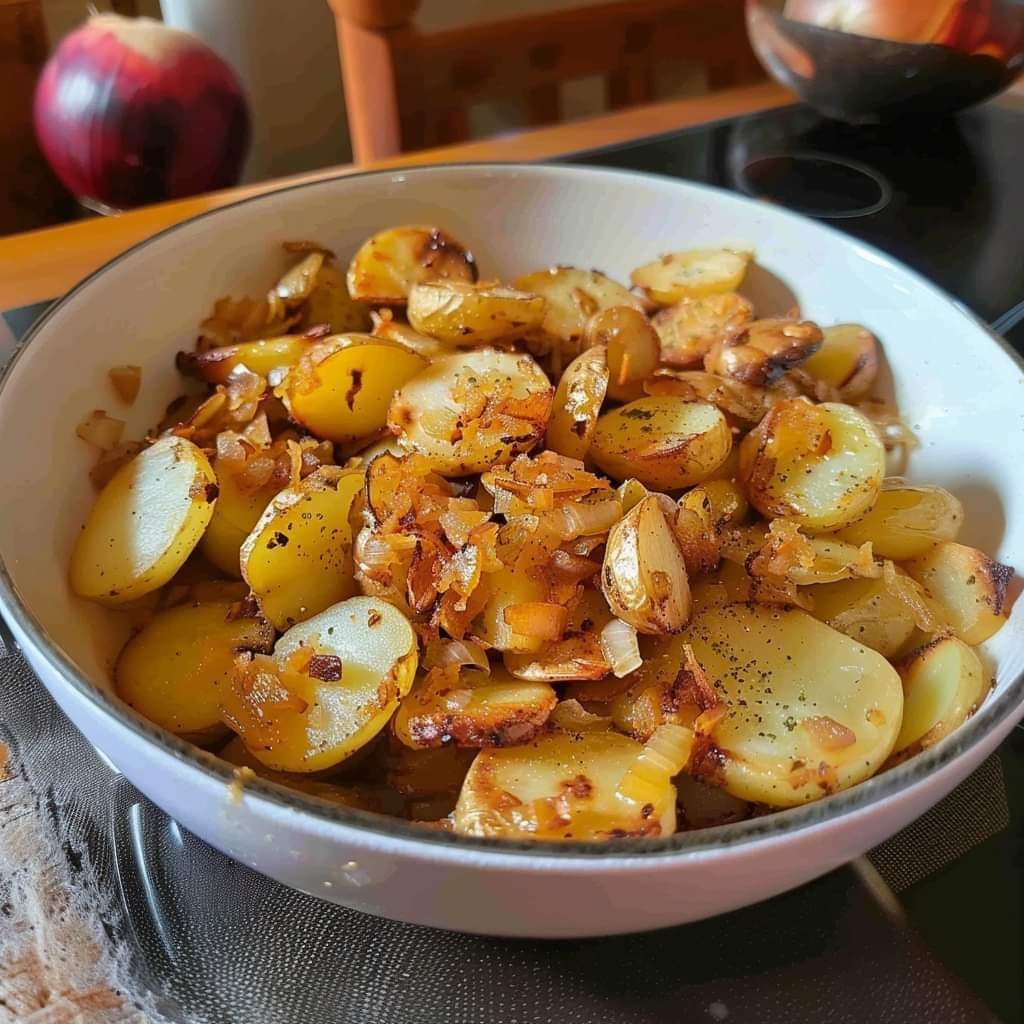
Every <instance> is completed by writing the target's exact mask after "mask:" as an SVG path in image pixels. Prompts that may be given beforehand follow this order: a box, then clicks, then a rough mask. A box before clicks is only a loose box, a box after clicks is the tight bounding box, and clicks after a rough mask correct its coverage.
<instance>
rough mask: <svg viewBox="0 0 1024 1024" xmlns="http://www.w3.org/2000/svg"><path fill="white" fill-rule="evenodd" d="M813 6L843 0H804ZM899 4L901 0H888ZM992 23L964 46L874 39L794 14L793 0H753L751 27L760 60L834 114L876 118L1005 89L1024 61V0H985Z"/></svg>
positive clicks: (962, 103)
mask: <svg viewBox="0 0 1024 1024" xmlns="http://www.w3.org/2000/svg"><path fill="white" fill-rule="evenodd" d="M799 2H800V5H801V7H802V8H803V10H804V11H805V12H806V11H807V10H808V9H810V10H812V11H813V9H814V7H815V4H816V3H820V4H821V6H822V9H823V10H824V9H825V7H826V5H827V6H828V8H829V10H830V11H832V10H835V8H836V7H837V2H836V0H799ZM888 2H890V3H896V2H897V0H888ZM985 7H986V9H987V10H988V11H989V12H990V13H989V15H987V19H988V21H987V23H988V24H989V25H990V28H991V31H990V33H989V34H990V35H991V41H990V40H989V38H988V37H987V36H986V33H985V26H984V23H983V25H982V27H981V29H980V31H976V32H975V33H974V40H975V41H980V42H975V41H970V40H969V41H967V45H968V46H969V47H972V48H973V49H972V52H968V50H967V49H964V48H959V47H958V46H957V45H949V44H946V43H941V44H940V43H933V42H925V43H921V42H904V41H898V40H895V39H882V38H874V37H871V36H867V35H860V34H854V33H853V32H850V31H841V30H837V29H835V28H830V27H823V26H822V25H820V24H811V23H810V22H809V21H803V20H797V19H795V18H793V17H787V13H788V11H791V10H792V0H790V2H787V0H747V27H748V31H749V33H750V40H751V44H752V45H753V47H754V50H755V52H756V53H757V55H758V57H759V58H760V60H761V62H762V63H763V64H764V66H765V67H766V68H767V69H768V71H769V72H770V73H771V74H772V75H774V77H775V78H777V79H778V80H779V81H780V82H782V83H783V84H784V85H786V86H788V87H789V88H790V89H792V90H793V91H794V92H795V93H796V94H797V95H798V96H800V97H801V98H802V99H803V100H804V101H805V102H806V103H808V104H810V105H811V106H812V107H814V108H815V109H817V110H819V111H820V112H821V113H823V114H825V115H827V116H828V117H833V118H836V119H838V120H842V121H849V122H853V123H858V124H861V123H871V122H878V121H883V120H888V119H890V118H895V117H900V116H903V115H908V114H948V113H952V112H954V111H957V110H962V109H963V108H964V107H969V106H972V105H974V104H975V103H980V102H981V101H982V100H986V99H988V98H989V97H991V96H994V95H995V94H996V93H998V92H999V91H1001V90H1002V89H1005V88H1006V87H1007V86H1008V85H1010V84H1011V83H1012V82H1013V81H1014V79H1015V78H1016V77H1017V76H1018V75H1019V74H1020V71H1021V67H1022V64H1024V2H1022V0H986V3H985Z"/></svg>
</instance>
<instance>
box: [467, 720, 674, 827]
mask: <svg viewBox="0 0 1024 1024" xmlns="http://www.w3.org/2000/svg"><path fill="white" fill-rule="evenodd" d="M642 753H643V747H641V746H640V744H639V743H637V742H636V740H631V739H629V737H627V736H622V735H621V734H619V733H614V732H604V731H590V732H585V733H580V734H579V735H565V734H562V733H551V734H548V735H545V736H540V737H538V738H537V739H536V740H534V741H533V742H532V743H530V744H527V745H525V746H517V747H506V748H503V749H490V750H482V751H481V752H480V753H479V754H478V755H477V757H476V760H475V761H474V762H473V766H472V767H471V768H470V770H469V774H468V775H467V776H466V781H465V782H464V783H463V785H462V792H461V793H460V794H459V801H458V803H457V804H456V806H455V815H454V820H455V831H456V832H457V833H459V834H461V835H470V836H493V837H503V838H512V839H547V840H555V839H576V840H583V839H590V840H600V839H618V838H622V837H625V836H648V837H654V836H659V835H671V833H672V832H673V831H674V830H675V787H674V786H673V785H671V783H669V782H665V783H664V787H663V793H662V796H661V799H659V800H658V801H657V803H656V804H655V805H652V804H646V805H641V804H637V803H634V802H633V801H631V800H627V799H625V798H624V797H622V796H620V795H619V793H618V786H619V783H620V781H621V780H622V777H623V776H624V775H625V774H626V772H628V771H629V770H630V768H631V767H632V766H633V764H634V763H635V762H636V760H637V759H638V758H639V757H640V756H641V754H642Z"/></svg>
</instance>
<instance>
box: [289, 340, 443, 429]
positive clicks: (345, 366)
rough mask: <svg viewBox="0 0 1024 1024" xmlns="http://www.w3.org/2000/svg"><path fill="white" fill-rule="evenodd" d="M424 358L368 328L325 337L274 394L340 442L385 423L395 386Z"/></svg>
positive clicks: (306, 422) (310, 426)
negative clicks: (379, 336) (366, 331)
mask: <svg viewBox="0 0 1024 1024" xmlns="http://www.w3.org/2000/svg"><path fill="white" fill-rule="evenodd" d="M426 365H427V361H426V360H425V359H424V358H423V357H422V356H419V355H417V354H416V353H415V352H411V351H410V350H409V349H407V348H405V347H404V346H402V345H399V344H398V343H397V342H393V341H386V340H385V339H383V338H375V337H373V336H372V335H369V334H347V335H344V336H342V337H339V338H325V339H324V340H323V341H321V342H319V343H318V344H317V345H316V346H315V348H314V349H313V351H312V352H311V353H310V354H308V355H307V357H306V358H305V359H303V360H302V361H301V362H300V363H299V364H298V365H297V366H295V367H294V368H293V369H292V370H290V371H289V372H288V374H287V376H286V377H285V378H284V380H283V381H282V382H281V384H280V386H279V387H278V388H277V391H276V394H277V395H278V396H279V397H280V398H281V399H282V400H283V401H284V403H285V405H286V406H287V408H288V411H289V413H291V415H292V418H293V419H295V420H296V421H297V422H298V423H301V424H302V426H304V427H305V428H306V429H307V430H308V431H310V433H312V434H315V435H316V436H317V437H320V438H324V439H325V440H328V441H334V442H335V443H341V442H345V441H353V440H355V439H357V438H360V437H369V436H370V435H372V434H374V433H376V432H377V431H379V430H381V429H382V428H383V427H384V424H385V422H386V421H387V415H388V406H389V405H390V404H391V400H392V398H393V397H394V394H395V392H396V391H397V390H398V389H399V388H400V387H401V386H402V385H403V384H405V383H406V381H408V380H410V379H411V378H412V377H414V376H415V375H416V374H417V373H419V372H420V371H421V370H422V369H423V368H424V367H425V366H426Z"/></svg>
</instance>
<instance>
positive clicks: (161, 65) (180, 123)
mask: <svg viewBox="0 0 1024 1024" xmlns="http://www.w3.org/2000/svg"><path fill="white" fill-rule="evenodd" d="M35 127H36V135H37V136H38V138H39V144H40V147H41V148H42V150H43V152H44V153H45V154H46V158H47V159H48V160H49V161H50V164H51V165H52V166H53V169H54V170H55V171H56V173H57V176H58V177H59V178H60V180H61V181H62V182H63V183H64V184H65V185H66V186H67V188H68V189H70V190H71V191H72V192H73V193H74V194H75V195H76V196H78V197H79V198H80V199H82V200H83V201H84V202H86V204H87V205H88V204H92V205H94V206H96V205H101V206H105V207H110V208H114V209H118V208H123V207H130V206H140V205H142V204H144V203H154V202H158V201H160V200H163V199H173V198H177V197H180V196H187V195H194V194H196V193H198V192H206V191H209V190H211V189H218V188H226V187H227V186H229V185H233V184H235V183H236V182H237V181H238V177H239V174H240V172H241V169H242V162H243V161H244V159H245V154H246V151H247V150H248V147H249V113H248V108H247V105H246V101H245V97H244V95H243V93H242V88H241V86H240V85H239V82H238V79H237V78H236V77H235V75H234V72H232V70H231V68H229V67H228V65H227V64H225V63H224V61H222V60H221V59H220V57H218V56H217V55H216V54H215V53H214V52H213V51H212V50H211V49H209V48H208V47H207V46H204V45H203V44H202V43H201V42H200V41H199V40H198V39H196V38H195V37H194V36H191V35H189V34H188V33H186V32H181V31H179V30H177V29H173V28H170V27H169V26H167V25H164V24H162V23H161V22H158V21H154V20H153V19H152V18H136V19H131V18H122V17H120V16H119V15H116V14H102V15H96V16H94V17H92V18H90V19H89V20H88V21H87V22H86V23H85V24H84V25H83V26H82V27H81V28H79V29H77V30H76V31H74V32H72V33H71V34H70V35H68V36H67V37H66V38H65V39H64V41H63V42H62V43H61V44H60V46H59V47H57V50H56V51H55V52H54V54H53V56H51V57H50V59H49V61H48V62H47V64H46V67H45V68H44V69H43V73H42V76H41V77H40V79H39V85H38V87H37V88H36V96H35Z"/></svg>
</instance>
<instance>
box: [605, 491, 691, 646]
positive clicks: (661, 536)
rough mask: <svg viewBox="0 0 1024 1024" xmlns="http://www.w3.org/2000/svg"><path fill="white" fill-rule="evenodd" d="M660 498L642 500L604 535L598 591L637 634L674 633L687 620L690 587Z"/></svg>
mask: <svg viewBox="0 0 1024 1024" xmlns="http://www.w3.org/2000/svg"><path fill="white" fill-rule="evenodd" d="M674 512H675V508H674V506H673V504H672V502H671V500H669V499H668V498H666V497H665V496H664V495H661V494H652V495H650V496H649V497H646V498H644V499H643V501H641V502H640V503H639V504H638V505H636V506H635V507H634V508H633V509H632V510H631V511H630V512H627V513H626V515H625V516H623V517H622V519H621V520H620V521H619V522H618V523H616V524H615V526H613V527H612V530H611V532H610V533H609V534H608V544H607V547H606V548H605V555H604V564H603V566H602V568H601V589H602V590H603V591H604V596H605V598H606V599H607V601H608V606H609V608H611V610H612V612H613V613H614V614H615V615H616V616H618V618H620V619H622V621H623V622H628V623H629V624H630V625H631V626H633V627H634V628H635V629H636V630H637V632H639V633H649V634H661V633H678V632H679V631H680V630H681V629H682V628H683V626H685V625H686V622H687V620H688V619H689V617H690V583H689V579H688V577H687V574H686V565H685V563H684V561H683V552H682V551H681V550H680V548H679V544H678V542H677V541H676V538H675V535H674V533H673V531H672V527H671V525H670V524H669V521H668V519H667V518H666V515H673V514H674Z"/></svg>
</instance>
